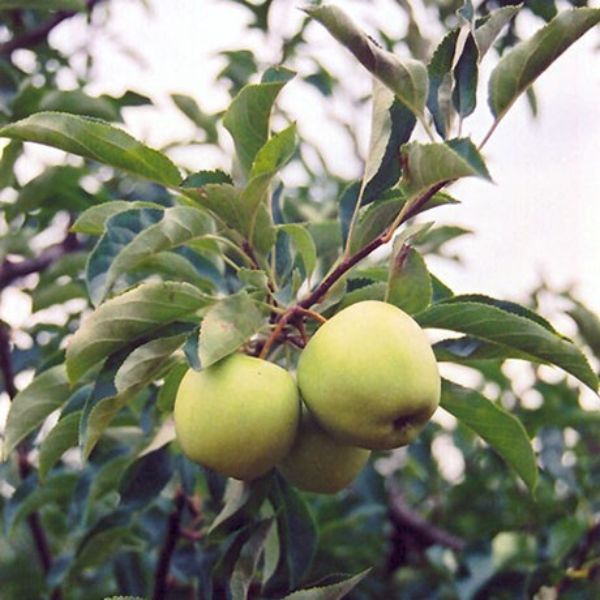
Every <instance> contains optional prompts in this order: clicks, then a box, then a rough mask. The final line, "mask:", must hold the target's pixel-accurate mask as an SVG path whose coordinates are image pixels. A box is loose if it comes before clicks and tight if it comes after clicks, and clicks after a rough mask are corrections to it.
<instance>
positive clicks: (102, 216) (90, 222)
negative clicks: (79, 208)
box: [71, 200, 164, 235]
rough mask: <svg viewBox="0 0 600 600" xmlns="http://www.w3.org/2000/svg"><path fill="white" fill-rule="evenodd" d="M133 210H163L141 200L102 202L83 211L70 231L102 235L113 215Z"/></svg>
mask: <svg viewBox="0 0 600 600" xmlns="http://www.w3.org/2000/svg"><path fill="white" fill-rule="evenodd" d="M134 208H138V209H139V208H156V209H159V210H162V209H164V207H163V206H161V205H160V204H156V203H155V202H145V201H143V200H139V201H135V202H128V201H126V200H113V201H112V202H103V203H102V204H97V205H96V206H90V207H89V208H88V209H87V210H85V211H84V212H83V213H82V214H81V215H79V217H78V218H77V220H76V221H75V223H73V225H72V226H71V231H74V232H75V233H85V234H87V235H102V234H103V233H104V230H105V229H106V221H108V219H110V217H112V216H113V215H116V214H118V213H121V212H124V211H126V210H131V209H134Z"/></svg>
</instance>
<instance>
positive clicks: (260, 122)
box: [223, 70, 294, 175]
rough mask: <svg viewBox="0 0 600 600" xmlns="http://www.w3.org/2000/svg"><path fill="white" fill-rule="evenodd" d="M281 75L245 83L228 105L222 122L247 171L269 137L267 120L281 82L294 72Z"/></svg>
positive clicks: (285, 72) (284, 81)
mask: <svg viewBox="0 0 600 600" xmlns="http://www.w3.org/2000/svg"><path fill="white" fill-rule="evenodd" d="M282 72H283V75H284V76H283V77H281V78H280V79H278V80H276V81H270V82H263V83H259V84H255V85H247V86H246V87H244V88H243V89H242V90H241V91H240V93H239V94H238V95H237V96H236V97H235V98H234V99H233V102H232V103H231V104H230V105H229V108H228V109H227V112H226V113H225V116H224V117H223V125H224V126H225V128H226V129H227V130H228V131H229V133H230V134H231V137H232V138H233V142H234V144H235V150H236V153H237V156H238V159H239V162H240V165H241V167H242V172H243V173H244V174H245V175H248V174H249V173H250V171H251V170H252V165H253V163H254V159H255V158H256V155H257V153H258V151H259V150H260V149H261V148H262V147H263V146H264V145H265V143H266V142H267V139H268V138H269V121H270V118H271V109H272V108H273V104H274V102H275V99H276V98H277V96H278V94H279V92H280V91H281V89H282V88H283V86H284V85H285V84H286V83H287V81H289V79H291V78H292V77H293V76H294V73H293V72H292V71H288V70H283V71H282Z"/></svg>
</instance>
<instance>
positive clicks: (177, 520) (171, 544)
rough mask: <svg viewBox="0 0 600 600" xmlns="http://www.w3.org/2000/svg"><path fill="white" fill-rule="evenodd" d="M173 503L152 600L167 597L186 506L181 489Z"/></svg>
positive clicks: (157, 566) (157, 568) (161, 599)
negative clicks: (171, 565) (173, 557)
mask: <svg viewBox="0 0 600 600" xmlns="http://www.w3.org/2000/svg"><path fill="white" fill-rule="evenodd" d="M173 503H174V504H175V507H174V508H173V511H172V512H171V514H170V515H169V521H168V523H167V531H166V533H165V539H164V542H163V545H162V548H161V550H160V555H159V557H158V563H157V565H156V573H155V575H154V593H153V595H152V600H164V599H165V598H166V597H167V592H168V584H167V578H168V575H169V567H170V564H171V557H172V556H173V552H174V551H175V546H176V545H177V539H178V538H179V535H180V533H181V517H182V515H183V509H184V508H185V504H186V498H185V493H184V491H183V490H182V489H181V488H180V489H178V490H177V491H176V492H175V497H174V499H173Z"/></svg>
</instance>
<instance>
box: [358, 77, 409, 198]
mask: <svg viewBox="0 0 600 600" xmlns="http://www.w3.org/2000/svg"><path fill="white" fill-rule="evenodd" d="M416 122H417V120H416V118H415V116H414V115H413V113H412V112H411V111H410V110H408V109H407V108H406V106H404V105H403V104H402V103H401V102H400V101H399V100H398V99H397V98H395V97H394V95H393V94H392V92H391V91H390V90H389V89H388V88H387V87H386V86H384V85H383V84H382V83H381V82H379V81H378V80H377V79H374V80H373V109H372V117H371V136H370V140H369V151H368V152H367V160H366V163H365V172H364V176H363V186H364V187H363V190H362V192H361V196H362V204H367V203H369V202H371V201H372V200H374V199H375V198H378V197H379V196H381V194H382V193H383V192H385V191H387V190H388V189H389V188H391V187H392V186H393V185H394V184H395V183H396V182H397V181H398V179H399V178H400V174H401V169H400V161H399V157H400V147H401V146H402V145H403V144H405V143H406V142H408V140H409V139H410V136H411V135H412V132H413V130H414V128H415V125H416Z"/></svg>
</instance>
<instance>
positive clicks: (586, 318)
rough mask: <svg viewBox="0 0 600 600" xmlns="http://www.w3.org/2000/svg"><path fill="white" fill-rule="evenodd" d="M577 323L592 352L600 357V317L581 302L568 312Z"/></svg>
mask: <svg viewBox="0 0 600 600" xmlns="http://www.w3.org/2000/svg"><path fill="white" fill-rule="evenodd" d="M567 314H568V315H569V316H570V317H571V318H572V319H573V320H574V321H575V323H577V329H578V330H579V333H580V335H581V337H582V338H583V340H584V341H585V343H586V344H587V345H588V346H589V347H590V348H591V349H592V352H593V353H594V354H595V355H596V356H597V357H598V358H600V318H599V317H598V315H596V314H595V313H593V312H592V311H591V310H590V309H589V308H586V307H585V306H584V305H583V304H581V303H580V302H575V306H574V307H573V308H572V309H570V310H569V311H568V313H567Z"/></svg>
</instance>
